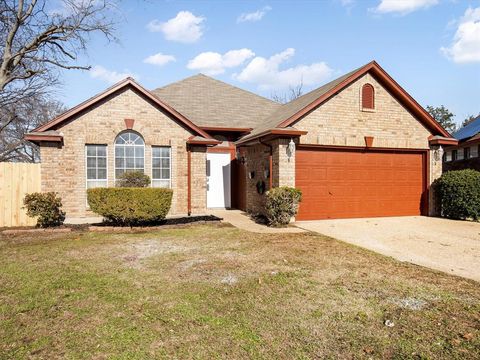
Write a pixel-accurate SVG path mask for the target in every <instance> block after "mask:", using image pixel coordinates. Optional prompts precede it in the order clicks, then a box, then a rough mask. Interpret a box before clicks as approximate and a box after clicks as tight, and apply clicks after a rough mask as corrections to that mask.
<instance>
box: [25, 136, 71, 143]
mask: <svg viewBox="0 0 480 360" xmlns="http://www.w3.org/2000/svg"><path fill="white" fill-rule="evenodd" d="M23 138H24V139H25V140H27V141H31V142H33V143H36V144H37V143H40V142H59V143H61V142H62V141H63V136H61V135H34V134H25V135H24V136H23Z"/></svg>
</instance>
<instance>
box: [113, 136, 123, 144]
mask: <svg viewBox="0 0 480 360" xmlns="http://www.w3.org/2000/svg"><path fill="white" fill-rule="evenodd" d="M115 144H125V139H124V138H123V136H122V135H120V136H119V137H117V140H115Z"/></svg>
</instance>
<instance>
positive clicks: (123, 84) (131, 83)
mask: <svg viewBox="0 0 480 360" xmlns="http://www.w3.org/2000/svg"><path fill="white" fill-rule="evenodd" d="M127 87H129V88H132V89H134V90H136V91H138V92H139V93H140V94H141V95H143V96H145V97H146V98H147V99H148V100H150V101H152V102H153V103H154V104H155V105H157V106H159V107H160V108H161V109H163V110H164V111H166V112H167V113H169V114H170V115H171V116H173V117H174V118H175V119H177V120H178V121H179V122H180V123H182V124H183V125H184V126H186V127H187V128H189V129H191V130H192V131H193V132H195V133H196V134H198V135H200V136H202V137H204V138H207V139H212V137H211V136H210V135H209V134H208V133H206V132H205V131H204V130H202V129H200V128H199V127H198V126H197V125H195V124H194V123H193V122H192V121H190V120H189V119H188V118H186V117H185V116H184V115H183V114H181V113H179V112H178V111H177V110H175V109H174V108H172V107H171V106H170V105H168V104H166V103H165V102H163V101H161V100H160V99H159V98H157V97H156V96H154V95H153V94H152V93H151V92H150V91H148V90H147V89H145V88H144V87H142V86H141V85H140V84H138V83H137V82H136V81H135V80H134V79H132V78H130V77H128V78H126V79H124V80H122V81H120V82H118V83H116V84H115V85H113V86H111V87H109V88H108V89H107V90H105V91H104V92H102V93H100V94H97V95H95V96H93V97H91V98H90V99H88V100H86V101H84V102H82V103H81V104H79V105H77V106H75V107H73V108H71V109H70V110H67V111H66V112H64V113H63V114H61V115H59V116H58V117H56V118H55V119H53V120H51V121H49V122H47V123H45V124H43V125H41V126H39V127H37V128H36V129H34V130H33V131H32V132H35V133H40V132H45V131H48V130H56V129H57V128H58V127H59V126H60V125H61V124H62V123H64V122H65V121H68V120H69V119H71V118H72V117H73V116H74V115H77V114H78V113H80V112H82V111H85V110H87V109H89V108H90V107H92V106H93V105H95V104H97V103H98V102H99V101H101V100H103V99H105V98H107V97H108V96H110V95H112V94H114V93H116V92H118V91H120V90H122V89H124V88H127Z"/></svg>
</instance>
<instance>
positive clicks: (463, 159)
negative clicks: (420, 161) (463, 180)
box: [443, 115, 480, 171]
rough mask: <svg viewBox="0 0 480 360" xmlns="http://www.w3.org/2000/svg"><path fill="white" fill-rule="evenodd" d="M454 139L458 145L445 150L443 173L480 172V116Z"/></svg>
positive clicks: (458, 132)
mask: <svg viewBox="0 0 480 360" xmlns="http://www.w3.org/2000/svg"><path fill="white" fill-rule="evenodd" d="M453 137H454V138H456V139H457V140H458V145H456V146H450V147H448V148H446V149H445V154H444V157H443V160H444V163H443V171H449V170H461V169H475V170H478V171H480V115H479V116H478V117H477V118H476V119H475V120H473V121H472V122H471V123H470V124H468V125H467V126H465V127H463V128H461V129H460V130H458V131H457V132H456V133H455V134H453Z"/></svg>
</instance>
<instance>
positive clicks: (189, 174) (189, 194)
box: [187, 144, 192, 216]
mask: <svg viewBox="0 0 480 360" xmlns="http://www.w3.org/2000/svg"><path fill="white" fill-rule="evenodd" d="M187 213H188V216H190V215H191V214H192V152H191V149H190V145H188V144H187Z"/></svg>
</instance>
